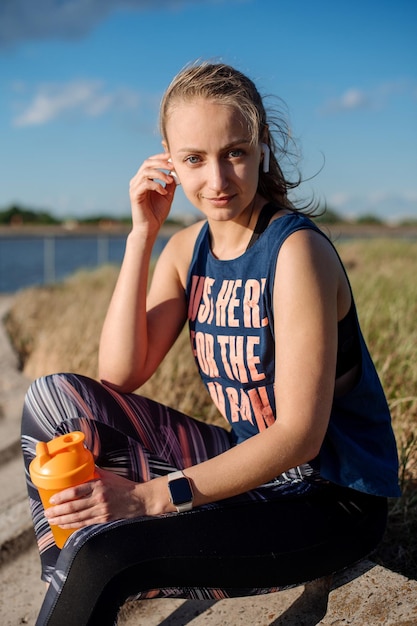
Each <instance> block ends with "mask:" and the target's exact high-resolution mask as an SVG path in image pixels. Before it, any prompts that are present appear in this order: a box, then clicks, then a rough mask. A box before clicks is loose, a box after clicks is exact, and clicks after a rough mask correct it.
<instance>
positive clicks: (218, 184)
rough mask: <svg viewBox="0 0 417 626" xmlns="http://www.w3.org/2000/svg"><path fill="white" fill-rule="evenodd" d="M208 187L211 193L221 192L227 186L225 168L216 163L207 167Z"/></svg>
mask: <svg viewBox="0 0 417 626" xmlns="http://www.w3.org/2000/svg"><path fill="white" fill-rule="evenodd" d="M208 171H209V175H208V181H207V182H208V186H209V187H210V189H212V190H213V191H222V190H223V189H225V187H226V186H227V172H226V167H225V166H224V165H223V164H222V163H219V162H218V161H215V162H212V163H210V165H209V170H208Z"/></svg>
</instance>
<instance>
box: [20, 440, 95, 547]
mask: <svg viewBox="0 0 417 626" xmlns="http://www.w3.org/2000/svg"><path fill="white" fill-rule="evenodd" d="M84 438H85V437H84V433H82V432H79V431H74V432H72V433H68V434H67V435H61V436H60V437H56V438H55V439H52V440H51V441H48V442H47V443H44V442H43V441H40V442H39V443H37V444H36V457H35V458H34V459H33V460H32V462H31V463H30V465H29V473H30V477H31V479H32V482H33V484H34V485H35V486H36V487H37V488H38V490H39V495H40V497H41V500H42V504H43V506H44V508H45V509H47V508H49V507H51V506H52V505H51V503H50V502H49V500H50V498H51V497H52V496H53V495H54V494H55V493H58V492H59V491H62V490H63V489H66V488H67V487H74V486H75V485H80V484H81V483H86V482H88V481H89V480H93V479H94V478H95V477H96V475H95V465H94V457H93V455H92V454H91V452H90V451H89V450H87V448H86V447H85V446H84ZM50 526H51V530H52V534H53V536H54V539H55V543H56V545H57V546H58V548H62V547H63V545H64V543H65V541H66V540H67V539H68V537H69V536H70V535H71V534H72V533H73V532H75V530H76V529H75V528H69V529H65V530H64V529H63V528H60V527H59V526H53V525H52V524H51V525H50Z"/></svg>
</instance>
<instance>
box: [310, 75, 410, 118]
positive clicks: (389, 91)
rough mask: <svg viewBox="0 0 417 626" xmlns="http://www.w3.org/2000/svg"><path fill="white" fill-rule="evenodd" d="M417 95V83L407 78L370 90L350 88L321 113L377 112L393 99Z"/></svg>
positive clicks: (323, 107)
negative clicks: (363, 110) (361, 110)
mask: <svg viewBox="0 0 417 626" xmlns="http://www.w3.org/2000/svg"><path fill="white" fill-rule="evenodd" d="M416 93H417V84H416V81H415V80H412V79H407V78H398V79H397V80H393V81H387V82H384V83H380V84H378V85H375V86H374V87H372V88H370V89H368V90H365V89H359V88H357V87H349V88H348V89H346V90H345V91H344V92H343V93H342V94H340V95H339V96H337V97H335V98H331V99H330V100H328V101H327V102H325V103H324V105H323V106H322V107H321V109H320V112H321V113H322V114H325V115H329V114H335V113H343V112H346V111H354V110H357V109H373V110H375V109H380V108H382V107H384V106H386V105H387V103H388V101H389V100H390V99H391V98H393V97H398V96H406V97H411V98H413V99H415V98H416Z"/></svg>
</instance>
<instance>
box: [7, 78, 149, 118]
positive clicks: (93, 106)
mask: <svg viewBox="0 0 417 626" xmlns="http://www.w3.org/2000/svg"><path fill="white" fill-rule="evenodd" d="M138 103H139V97H138V95H137V94H136V93H135V92H133V91H131V90H128V89H118V90H116V91H108V92H106V91H105V89H104V85H103V83H102V82H101V81H98V80H74V81H71V82H68V83H50V84H44V85H40V86H39V87H38V88H37V90H36V92H35V94H34V95H33V96H32V99H31V100H30V102H29V103H28V104H27V105H25V106H24V108H23V110H22V111H21V113H19V114H18V115H16V117H15V118H14V120H13V124H14V126H20V127H21V126H39V125H42V124H46V123H48V122H51V121H52V120H55V119H58V118H61V117H63V116H66V115H68V114H71V113H72V114H73V113H76V114H78V115H84V116H87V117H98V116H100V115H103V114H104V113H106V112H107V111H110V110H115V109H119V110H120V109H133V108H136V107H137V106H138Z"/></svg>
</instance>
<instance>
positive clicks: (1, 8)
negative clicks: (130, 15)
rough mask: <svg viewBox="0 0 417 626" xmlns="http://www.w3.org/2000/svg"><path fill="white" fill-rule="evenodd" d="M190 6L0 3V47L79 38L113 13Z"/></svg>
mask: <svg viewBox="0 0 417 626" xmlns="http://www.w3.org/2000/svg"><path fill="white" fill-rule="evenodd" d="M198 1H199V2H202V1H203V0H198ZM205 1H206V2H207V3H215V2H217V3H218V2H221V1H222V0H205ZM223 1H225V0H223ZM228 1H229V2H230V0H228ZM190 4H195V0H1V2H0V47H1V46H3V47H4V46H10V45H13V44H16V43H18V42H20V41H27V40H31V39H75V38H79V37H83V36H85V35H86V34H87V33H89V32H90V31H91V30H92V29H93V28H94V27H95V26H96V25H97V24H98V23H99V22H100V21H102V20H103V19H105V18H106V17H107V15H109V14H110V13H111V12H113V11H120V10H122V11H123V10H131V11H141V10H142V11H143V10H146V9H152V10H156V9H157V10H165V11H166V10H168V9H169V10H178V9H181V8H182V7H184V6H186V5H190Z"/></svg>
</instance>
